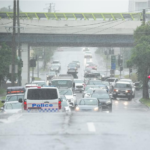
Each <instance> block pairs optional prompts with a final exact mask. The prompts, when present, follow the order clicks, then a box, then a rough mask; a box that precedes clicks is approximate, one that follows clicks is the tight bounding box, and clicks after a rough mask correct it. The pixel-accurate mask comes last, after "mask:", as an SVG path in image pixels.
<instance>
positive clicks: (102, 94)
mask: <svg viewBox="0 0 150 150" xmlns="http://www.w3.org/2000/svg"><path fill="white" fill-rule="evenodd" d="M92 97H93V98H98V99H109V95H108V94H106V93H105V92H104V93H93V94H92Z"/></svg>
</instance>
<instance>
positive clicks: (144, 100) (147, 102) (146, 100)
mask: <svg viewBox="0 0 150 150" xmlns="http://www.w3.org/2000/svg"><path fill="white" fill-rule="evenodd" d="M140 102H141V103H143V104H144V105H146V106H148V107H150V99H143V98H142V99H140Z"/></svg>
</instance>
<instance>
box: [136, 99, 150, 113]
mask: <svg viewBox="0 0 150 150" xmlns="http://www.w3.org/2000/svg"><path fill="white" fill-rule="evenodd" d="M141 98H142V97H141ZM141 98H140V99H141ZM140 99H137V100H135V99H134V102H136V103H138V102H139V103H140V104H142V105H143V106H145V107H146V108H147V109H148V110H150V107H149V106H147V105H145V104H144V103H142V102H141V101H140ZM137 101H138V102H137Z"/></svg>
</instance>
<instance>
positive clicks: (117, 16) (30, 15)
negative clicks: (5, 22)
mask: <svg viewBox="0 0 150 150" xmlns="http://www.w3.org/2000/svg"><path fill="white" fill-rule="evenodd" d="M4 18H5V19H12V18H13V12H0V19H4ZM43 18H45V19H47V20H103V21H108V20H115V21H117V20H132V21H136V20H138V21H139V20H141V19H142V18H143V17H142V13H44V12H20V19H22V20H25V19H28V20H32V19H38V20H40V19H43ZM146 18H147V19H150V13H146Z"/></svg>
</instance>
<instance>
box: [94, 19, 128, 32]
mask: <svg viewBox="0 0 150 150" xmlns="http://www.w3.org/2000/svg"><path fill="white" fill-rule="evenodd" d="M127 21H128V20H125V21H123V22H121V23H118V24H115V25H113V26H111V27H109V28H105V29H103V30H101V31H97V32H95V33H100V32H102V31H105V30H107V29H111V28H112V27H115V26H118V25H120V24H122V23H125V22H127ZM95 33H93V34H95Z"/></svg>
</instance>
